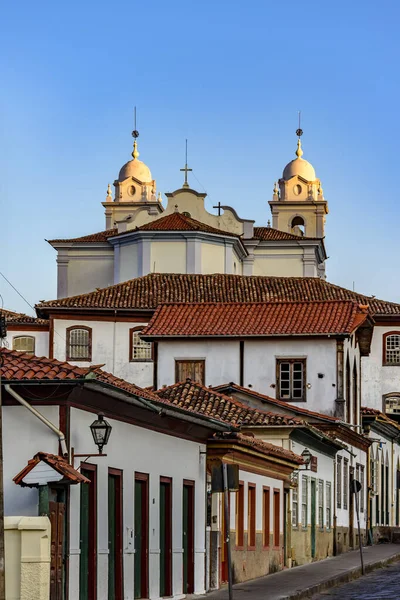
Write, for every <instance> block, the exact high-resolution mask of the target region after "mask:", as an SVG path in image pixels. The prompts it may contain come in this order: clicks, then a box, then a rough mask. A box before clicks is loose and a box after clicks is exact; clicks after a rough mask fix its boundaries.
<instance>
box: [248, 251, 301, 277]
mask: <svg viewBox="0 0 400 600" xmlns="http://www.w3.org/2000/svg"><path fill="white" fill-rule="evenodd" d="M303 271H304V264H303V252H302V250H301V249H300V253H296V252H293V250H292V251H288V252H286V253H285V252H284V251H283V250H282V251H280V252H279V254H274V253H272V252H268V254H267V252H265V251H264V252H263V253H262V254H257V253H255V254H254V265H253V275H264V276H268V275H270V276H276V277H303V275H304V273H303Z"/></svg>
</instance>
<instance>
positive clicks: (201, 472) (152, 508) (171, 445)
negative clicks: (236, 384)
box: [70, 409, 206, 600]
mask: <svg viewBox="0 0 400 600" xmlns="http://www.w3.org/2000/svg"><path fill="white" fill-rule="evenodd" d="M93 418H94V416H93V414H92V413H89V412H86V411H81V410H78V409H72V410H71V445H72V446H74V449H75V452H76V453H83V452H94V450H95V448H94V447H93V439H92V436H91V433H90V430H89V425H90V424H91V422H92V421H93ZM107 420H108V421H109V422H110V424H111V425H112V427H113V430H112V433H111V437H110V441H109V443H108V445H107V449H106V453H107V457H103V458H90V459H89V461H88V462H91V464H97V477H98V503H97V507H98V596H97V597H98V600H106V599H107V597H108V586H107V573H108V568H107V565H108V530H107V527H108V525H107V523H108V505H107V503H108V496H107V485H108V467H113V468H116V469H122V470H123V490H124V491H123V493H124V499H123V505H124V539H123V547H124V581H125V595H124V598H126V599H133V589H134V546H133V539H134V538H133V527H134V495H133V493H134V473H135V471H138V472H142V473H148V474H149V475H150V478H149V592H150V598H159V560H160V558H159V552H160V547H159V484H160V476H165V477H172V480H173V498H172V506H173V534H172V538H173V539H172V547H173V595H174V597H178V596H180V595H181V594H182V493H183V479H189V480H193V481H195V593H197V594H201V593H204V592H205V589H204V581H205V580H204V567H205V560H204V559H205V493H206V487H205V473H206V470H205V469H206V458H205V455H204V454H200V453H199V452H200V450H201V451H202V452H204V451H205V446H204V445H202V444H198V443H195V442H191V441H188V440H184V439H181V438H178V437H173V436H168V435H165V434H161V433H157V432H154V431H150V430H148V429H144V428H141V427H136V426H134V425H131V424H128V423H122V422H120V421H116V420H114V419H107ZM77 465H78V462H76V464H75V466H77ZM79 505H80V490H79V486H75V487H73V489H71V525H70V546H71V558H70V597H71V598H78V597H79Z"/></svg>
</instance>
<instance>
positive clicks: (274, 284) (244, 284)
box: [37, 273, 400, 316]
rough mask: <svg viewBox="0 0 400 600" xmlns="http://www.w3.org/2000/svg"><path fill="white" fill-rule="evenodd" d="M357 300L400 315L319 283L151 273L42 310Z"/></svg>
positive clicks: (398, 307) (390, 306)
mask: <svg viewBox="0 0 400 600" xmlns="http://www.w3.org/2000/svg"><path fill="white" fill-rule="evenodd" d="M306 300H354V301H355V302H358V303H360V304H368V305H369V310H370V313H371V314H385V315H400V304H395V303H394V302H385V301H384V300H378V299H376V298H370V297H368V296H363V295H362V294H357V293H356V292H352V291H350V290H346V289H345V288H342V287H339V286H337V285H334V284H332V283H328V282H327V281H325V280H324V279H320V278H319V277H259V276H242V275H222V274H214V275H200V274H193V275H192V274H173V273H151V274H149V275H145V276H144V277H138V278H137V279H131V280H130V281H125V282H123V283H118V284H116V285H112V286H109V287H107V288H102V289H99V290H95V291H94V292H89V293H87V294H80V295H78V296H71V297H69V298H60V299H58V300H49V301H47V302H41V303H39V304H38V305H37V309H38V315H39V316H44V315H45V314H48V312H47V311H46V313H45V312H44V310H43V309H46V308H58V307H60V308H64V307H65V308H76V307H78V308H80V309H82V308H102V309H112V310H114V309H116V308H123V309H136V308H139V309H141V308H149V309H154V308H156V307H157V306H158V305H159V304H163V303H166V302H276V301H296V302H301V301H306Z"/></svg>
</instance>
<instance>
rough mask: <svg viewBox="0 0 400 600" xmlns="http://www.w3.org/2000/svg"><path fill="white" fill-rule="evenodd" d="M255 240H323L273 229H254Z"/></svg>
mask: <svg viewBox="0 0 400 600" xmlns="http://www.w3.org/2000/svg"><path fill="white" fill-rule="evenodd" d="M253 238H254V239H256V240H262V241H274V242H275V241H277V242H280V241H285V240H297V241H298V242H300V241H301V240H320V239H322V238H312V237H306V236H303V235H295V234H294V233H287V232H286V231H279V229H274V228H273V227H254V235H253Z"/></svg>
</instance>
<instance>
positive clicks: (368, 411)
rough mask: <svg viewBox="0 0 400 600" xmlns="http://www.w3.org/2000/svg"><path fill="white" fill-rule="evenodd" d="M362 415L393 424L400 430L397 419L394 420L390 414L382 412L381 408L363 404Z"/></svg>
mask: <svg viewBox="0 0 400 600" xmlns="http://www.w3.org/2000/svg"><path fill="white" fill-rule="evenodd" d="M361 415H362V416H363V417H375V418H376V420H378V421H381V422H382V421H384V422H385V423H388V424H389V425H392V426H393V427H396V429H399V430H400V423H397V421H394V420H393V419H391V418H390V417H389V416H388V415H385V413H383V412H381V411H380V410H377V409H376V408H369V407H367V406H362V407H361Z"/></svg>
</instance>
